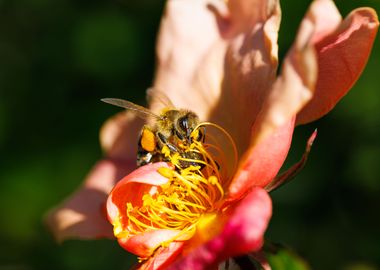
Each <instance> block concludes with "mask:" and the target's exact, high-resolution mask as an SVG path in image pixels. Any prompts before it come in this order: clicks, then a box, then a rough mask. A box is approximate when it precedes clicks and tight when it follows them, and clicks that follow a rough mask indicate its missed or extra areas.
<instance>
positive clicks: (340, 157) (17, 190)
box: [0, 0, 380, 270]
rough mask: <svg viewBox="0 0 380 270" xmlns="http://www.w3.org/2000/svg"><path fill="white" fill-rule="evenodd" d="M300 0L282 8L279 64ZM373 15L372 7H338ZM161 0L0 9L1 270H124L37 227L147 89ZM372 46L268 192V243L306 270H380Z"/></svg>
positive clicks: (377, 52) (23, 0)
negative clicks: (346, 89) (108, 125)
mask: <svg viewBox="0 0 380 270" xmlns="http://www.w3.org/2000/svg"><path fill="white" fill-rule="evenodd" d="M308 3H309V1H291V0H287V1H282V7H283V23H282V29H281V32H280V54H281V56H283V55H284V53H285V52H286V49H287V48H288V47H289V46H290V44H291V42H292V40H293V37H294V33H295V31H296V29H297V25H298V23H299V22H300V20H301V18H302V15H303V13H304V12H305V10H306V8H307V6H308ZM337 5H338V6H339V8H340V10H341V11H342V13H343V14H344V15H346V14H347V13H348V12H349V11H350V10H351V9H353V8H354V7H359V6H365V5H368V6H372V7H374V8H375V9H376V10H377V11H378V12H380V2H379V1H377V0H372V1H370V0H368V1H364V0H360V1H359V0H358V1H354V0H353V1H344V0H340V1H339V0H338V1H337ZM161 12H162V3H161V2H160V1H148V0H142V1H141V0H140V1H137V0H134V1H132V0H128V1H127V0H119V1H116V0H107V1H106V0H104V1H100V0H87V1H85V0H83V1H74V0H71V1H69V0H66V1H64V0H54V1H53V0H50V1H49V0H29V1H27V0H0V215H1V216H0V269H91V270H94V269H111V268H112V269H128V267H129V266H130V265H131V264H132V263H133V262H134V259H133V258H132V257H130V256H128V255H127V253H126V252H124V251H123V250H122V249H121V248H120V247H119V246H118V245H117V243H116V242H115V241H108V240H98V241H68V242H66V243H64V244H62V245H57V244H56V243H55V242H54V241H53V239H52V237H51V236H50V235H49V233H48V232H47V230H46V228H45V227H44V226H43V225H42V222H41V220H42V216H43V215H44V213H45V212H46V210H47V209H49V208H50V207H51V206H53V205H55V204H57V203H58V202H60V201H61V200H62V199H63V198H65V196H67V195H68V194H70V193H71V192H72V191H73V190H74V189H75V188H76V187H77V186H78V185H79V184H80V183H81V180H82V179H83V177H84V176H85V175H86V173H87V172H88V170H89V169H90V168H91V165H92V164H93V163H94V162H95V161H96V160H97V159H99V158H100V157H101V151H100V149H99V145H98V129H99V127H100V126H101V124H102V122H103V121H104V120H105V119H107V117H109V116H110V115H111V114H113V113H115V108H113V107H111V106H106V105H105V104H102V103H100V102H99V99H100V98H102V97H120V98H124V99H128V100H132V101H134V102H137V103H143V95H144V90H145V89H146V88H147V87H149V86H150V85H151V81H152V76H153V69H154V47H155V38H156V31H157V28H158V24H159V20H160V16H161ZM379 46H380V42H379V38H378V39H377V41H376V42H375V45H374V50H373V53H372V56H371V58H370V61H369V63H368V66H367V68H366V70H365V71H364V73H363V75H362V77H361V78H360V80H359V81H358V83H357V84H356V85H355V87H354V89H352V92H350V94H349V95H348V96H347V97H346V98H345V99H344V100H343V101H342V102H341V103H339V104H338V106H337V107H336V108H335V109H334V111H333V112H332V113H330V114H329V115H328V116H326V117H324V118H323V119H321V120H319V121H317V122H315V123H312V124H309V125H307V126H305V127H301V128H297V129H296V133H295V136H294V145H293V148H292V151H291V154H290V156H289V160H288V162H287V163H286V165H285V167H286V166H290V164H292V163H293V162H295V161H296V160H297V159H298V158H299V157H300V156H301V154H302V152H303V147H304V143H305V141H306V139H307V137H308V135H309V134H310V133H311V132H312V130H313V129H314V128H318V130H319V135H318V138H317V140H316V142H315V145H314V147H313V150H312V153H311V157H310V159H309V162H308V164H307V166H306V168H305V169H304V170H303V172H302V173H301V174H300V175H299V176H298V177H297V178H296V180H295V181H294V182H292V183H290V184H289V185H287V186H286V187H283V188H281V189H280V190H278V191H275V192H274V193H273V202H274V214H273V219H272V221H271V224H270V227H269V230H268V232H267V234H266V235H267V238H268V239H270V240H273V241H277V242H282V243H286V244H287V245H289V247H291V248H293V249H294V250H295V251H297V252H298V253H299V254H300V255H301V256H302V257H304V258H305V259H306V260H307V261H308V262H309V264H310V265H311V267H312V268H313V269H344V270H367V269H368V270H371V269H379V265H380V233H379V228H380V224H379V221H378V215H379V206H380V198H379V195H380V179H379V177H380V158H379V156H380V140H379V137H380V112H379V108H380V93H379V90H380V76H379V67H380V48H379Z"/></svg>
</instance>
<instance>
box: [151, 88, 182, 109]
mask: <svg viewBox="0 0 380 270" xmlns="http://www.w3.org/2000/svg"><path fill="white" fill-rule="evenodd" d="M146 96H147V100H148V104H149V105H152V104H153V102H154V103H155V105H156V106H157V105H158V106H159V107H161V109H163V108H170V109H174V108H175V106H174V104H173V102H172V101H171V100H170V98H169V97H168V96H167V95H166V94H165V93H164V92H162V91H161V90H160V89H158V88H153V87H152V88H148V90H147V91H146Z"/></svg>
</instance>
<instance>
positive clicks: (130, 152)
mask: <svg viewBox="0 0 380 270" xmlns="http://www.w3.org/2000/svg"><path fill="white" fill-rule="evenodd" d="M280 17H281V12H280V7H279V1H276V0H266V1H265V0H230V1H220V0H210V1H206V0H182V1H179V0H169V1H168V3H167V6H166V10H165V14H164V16H163V19H162V23H161V28H160V33H159V38H158V44H157V56H158V66H157V72H156V76H155V80H154V88H155V89H160V91H164V92H165V94H166V95H167V96H168V97H170V99H171V100H172V102H173V103H174V104H175V105H176V106H177V107H179V108H190V109H191V110H193V111H195V112H196V113H197V114H198V115H199V117H200V119H202V120H205V121H210V122H212V123H216V124H218V125H219V126H221V127H223V128H224V129H225V130H227V131H228V133H229V134H230V135H231V137H232V138H233V140H234V141H235V143H236V147H237V152H238V160H239V163H238V168H237V170H236V172H235V173H234V175H233V177H232V178H231V181H230V182H229V183H228V185H227V186H225V190H223V195H222V197H223V200H222V201H223V202H228V203H229V204H230V205H231V206H230V207H229V210H228V211H229V212H228V213H225V214H223V215H216V216H215V215H214V216H213V215H211V216H209V215H205V217H209V218H210V220H211V221H210V220H207V219H205V220H204V222H205V223H206V225H207V224H208V221H210V222H211V223H212V221H213V220H214V221H215V220H217V221H219V223H220V224H222V226H216V227H215V228H216V229H215V230H213V231H211V232H210V231H209V232H206V233H205V234H204V238H203V239H200V240H199V241H198V242H197V243H196V244H194V246H193V247H189V248H186V250H183V248H184V243H185V240H186V241H191V240H192V239H193V238H194V237H195V236H192V237H191V238H188V239H187V238H186V234H184V235H181V237H183V239H181V238H180V237H177V238H176V239H175V241H172V242H170V243H168V245H167V246H165V244H164V245H162V243H163V242H162V241H161V240H162V239H163V240H164V242H165V241H166V240H167V239H169V238H168V234H170V233H173V231H171V232H168V233H167V234H158V235H154V237H153V235H149V234H143V235H142V236H141V237H137V238H134V239H133V241H135V243H132V245H130V246H129V247H134V248H135V250H134V251H135V252H136V253H138V252H139V253H140V252H141V254H143V253H144V252H146V250H136V249H137V248H136V247H148V249H149V248H151V247H157V244H158V243H160V248H159V249H157V250H156V252H155V253H154V256H152V257H150V259H149V260H148V261H146V262H145V263H144V264H143V265H142V266H141V267H142V268H146V269H159V268H163V267H167V266H168V264H169V263H172V262H173V264H171V265H170V269H188V268H190V267H192V268H194V269H205V268H207V267H212V266H216V265H217V263H218V262H219V261H221V260H223V259H225V258H227V257H228V256H232V255H237V254H242V253H244V252H248V251H252V250H253V251H254V250H258V249H260V247H261V243H262V237H263V233H264V231H265V229H266V226H267V224H268V222H269V218H270V216H271V201H270V199H269V196H268V194H267V193H266V191H265V190H264V188H265V187H267V186H268V185H271V184H272V183H273V180H274V179H275V176H276V175H277V173H278V171H279V169H280V167H281V166H282V164H283V162H284V160H285V158H286V156H287V153H288V150H289V147H290V143H291V138H292V134H293V130H294V127H295V126H296V125H299V124H305V123H309V122H311V121H314V120H316V119H318V118H320V117H322V116H323V115H325V114H326V113H328V112H329V111H330V110H331V109H332V108H333V107H334V106H335V104H336V103H337V102H338V101H339V100H340V99H341V98H342V97H343V96H344V95H345V94H346V93H347V92H348V90H349V89H350V88H351V87H352V85H353V84H354V83H355V81H356V80H357V79H358V77H359V75H360V73H361V72H362V70H363V68H364V66H365V64H366V61H367V59H368V57H369V54H370V51H371V48H372V45H373V41H374V38H375V35H376V32H377V28H378V25H379V23H378V19H377V15H376V13H375V11H374V10H372V9H370V8H359V9H356V10H354V11H352V12H351V13H350V14H349V15H348V16H347V18H346V19H344V20H342V18H341V16H340V14H339V12H338V11H337V9H336V7H335V5H334V3H333V1H331V0H314V1H313V2H312V4H311V6H310V8H309V10H308V12H307V14H306V15H305V17H304V19H303V20H302V22H301V25H300V28H299V31H298V34H297V36H296V38H295V42H294V44H293V46H292V47H291V49H290V50H289V52H288V54H287V56H286V58H285V59H284V61H283V64H282V67H281V72H280V74H279V76H278V77H276V76H277V75H276V74H277V73H276V72H277V65H278V58H277V49H278V48H277V33H278V29H279V23H280ZM151 109H152V110H154V111H158V109H159V104H158V103H155V102H154V101H153V103H152V104H151ZM142 125H143V123H142V121H141V120H139V119H138V118H136V117H135V116H134V115H133V113H130V112H127V113H122V114H118V115H117V116H115V117H113V118H111V119H110V120H108V121H107V122H106V124H105V125H104V127H103V129H102V131H101V135H100V136H101V144H102V147H103V149H104V150H105V153H106V158H105V159H104V160H102V161H100V162H99V163H98V164H97V165H96V166H95V168H94V169H93V170H92V172H91V173H90V175H89V176H88V177H87V179H86V181H85V183H84V185H83V187H82V188H81V189H79V190H78V191H77V192H75V193H74V194H73V195H72V196H71V197H70V198H69V199H68V200H66V201H65V202H63V203H62V204H61V205H60V206H58V207H57V208H56V209H54V210H52V211H51V212H50V214H49V215H48V223H49V225H50V226H51V228H52V230H53V232H54V234H55V235H56V237H57V239H59V240H64V239H67V238H74V237H81V238H94V237H113V231H112V226H111V225H110V224H109V223H108V222H107V220H106V218H105V211H104V207H105V201H106V199H107V195H108V194H109V192H110V191H111V189H112V188H113V187H114V186H115V184H116V183H117V182H118V181H119V180H120V179H121V178H122V177H123V176H125V175H127V176H126V177H125V178H124V179H123V180H121V181H120V182H119V183H118V184H117V185H116V188H115V189H114V191H113V193H112V197H114V196H115V195H114V193H115V192H116V191H120V190H123V194H124V195H120V196H115V197H120V198H122V197H124V199H125V196H127V195H128V196H129V195H130V196H131V197H128V201H130V202H133V201H134V200H135V199H136V200H138V199H139V200H141V199H142V198H140V197H139V198H135V197H133V196H134V195H135V194H139V195H140V194H142V193H141V192H142V191H143V189H144V188H145V187H146V185H143V183H141V181H146V182H145V184H152V181H157V183H161V184H166V183H167V182H168V178H171V176H168V175H166V176H167V177H164V176H163V174H165V173H164V172H163V171H161V174H160V173H158V171H157V170H158V169H159V168H161V167H162V166H164V167H165V166H166V167H167V169H168V170H170V167H168V165H164V164H165V163H158V164H151V165H147V166H146V167H141V168H139V169H137V170H135V157H136V154H135V153H136V147H137V145H136V143H135V141H136V137H137V134H138V132H139V129H141V126H142ZM226 155H230V153H226ZM141 176H143V177H141ZM148 176H149V177H148ZM136 181H140V183H137V182H136ZM127 186H128V188H125V187H127ZM134 188H136V189H134ZM134 191H136V192H134ZM147 191H148V190H147ZM115 197H114V198H115ZM145 199H146V200H147V201H149V198H148V197H146V198H145ZM124 201H125V202H127V200H124ZM132 206H133V205H132ZM112 207H113V206H112V205H110V204H109V205H108V213H109V215H110V217H111V220H112V215H113V214H112V213H113V210H115V208H112ZM125 207H127V205H125ZM112 209H113V210H112ZM201 223H203V220H202V222H201ZM213 224H216V223H215V222H214V223H213ZM115 228H118V226H115ZM206 228H209V226H206ZM198 231H199V232H202V230H198ZM119 233H121V234H119ZM122 233H123V230H121V231H117V229H116V230H115V234H116V235H117V236H118V238H119V242H122V244H124V245H128V243H126V242H125V241H124V240H125V239H124V238H123V237H122V236H123V235H122ZM160 237H162V238H161V239H160ZM128 239H129V238H128ZM130 239H132V238H130ZM130 239H129V240H130ZM129 240H128V241H129ZM123 241H124V243H123ZM150 241H154V243H152V242H150ZM129 244H130V243H129Z"/></svg>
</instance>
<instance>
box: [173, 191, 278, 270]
mask: <svg viewBox="0 0 380 270" xmlns="http://www.w3.org/2000/svg"><path fill="white" fill-rule="evenodd" d="M271 214H272V203H271V200H270V197H269V196H268V194H267V193H266V192H265V191H264V190H263V189H260V188H254V189H253V190H252V191H251V192H250V193H249V194H247V196H246V197H245V198H244V199H243V200H242V201H241V202H239V203H238V205H237V206H236V207H235V209H234V210H233V213H232V215H231V217H230V219H229V221H228V222H227V223H226V225H225V227H224V229H223V231H222V233H221V234H220V235H218V236H217V237H215V238H214V239H212V240H210V241H209V242H207V243H205V244H204V245H202V246H200V247H198V248H196V249H195V250H193V251H192V252H190V253H189V254H188V255H187V256H184V257H183V258H181V259H180V260H178V261H177V262H176V263H175V264H173V265H172V266H170V267H169V268H168V269H170V270H174V269H192V270H198V269H213V267H214V268H215V267H217V265H218V263H219V262H221V261H223V260H226V259H227V258H229V257H233V256H238V255H242V254H244V253H248V252H251V251H252V252H254V251H257V250H259V249H260V248H261V246H262V244H263V235H264V232H265V230H266V228H267V226H268V222H269V219H270V217H271Z"/></svg>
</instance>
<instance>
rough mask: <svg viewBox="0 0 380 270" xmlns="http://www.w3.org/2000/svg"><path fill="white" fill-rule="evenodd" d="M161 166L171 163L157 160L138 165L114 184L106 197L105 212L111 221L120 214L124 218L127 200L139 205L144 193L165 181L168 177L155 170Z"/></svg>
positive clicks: (168, 166)
mask: <svg viewBox="0 0 380 270" xmlns="http://www.w3.org/2000/svg"><path fill="white" fill-rule="evenodd" d="M163 167H165V168H171V165H169V164H167V163H165V162H158V163H152V164H148V165H145V166H142V167H139V168H137V169H136V170H134V171H133V172H132V173H130V174H128V175H127V176H125V177H124V178H123V179H122V180H120V181H119V182H118V183H117V184H116V186H115V187H114V189H113V190H112V191H111V193H110V195H109V196H108V199H107V213H108V217H109V220H110V222H111V223H113V222H114V221H115V220H116V219H119V217H120V215H121V216H122V217H124V218H126V217H125V215H126V207H127V206H126V204H127V202H131V203H132V205H134V206H140V205H141V203H142V196H143V195H144V193H149V192H150V191H151V190H152V188H153V189H154V188H155V187H156V186H159V185H162V184H165V183H167V181H168V179H167V178H165V177H164V176H162V175H161V174H159V173H158V172H157V170H158V169H159V168H163Z"/></svg>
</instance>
